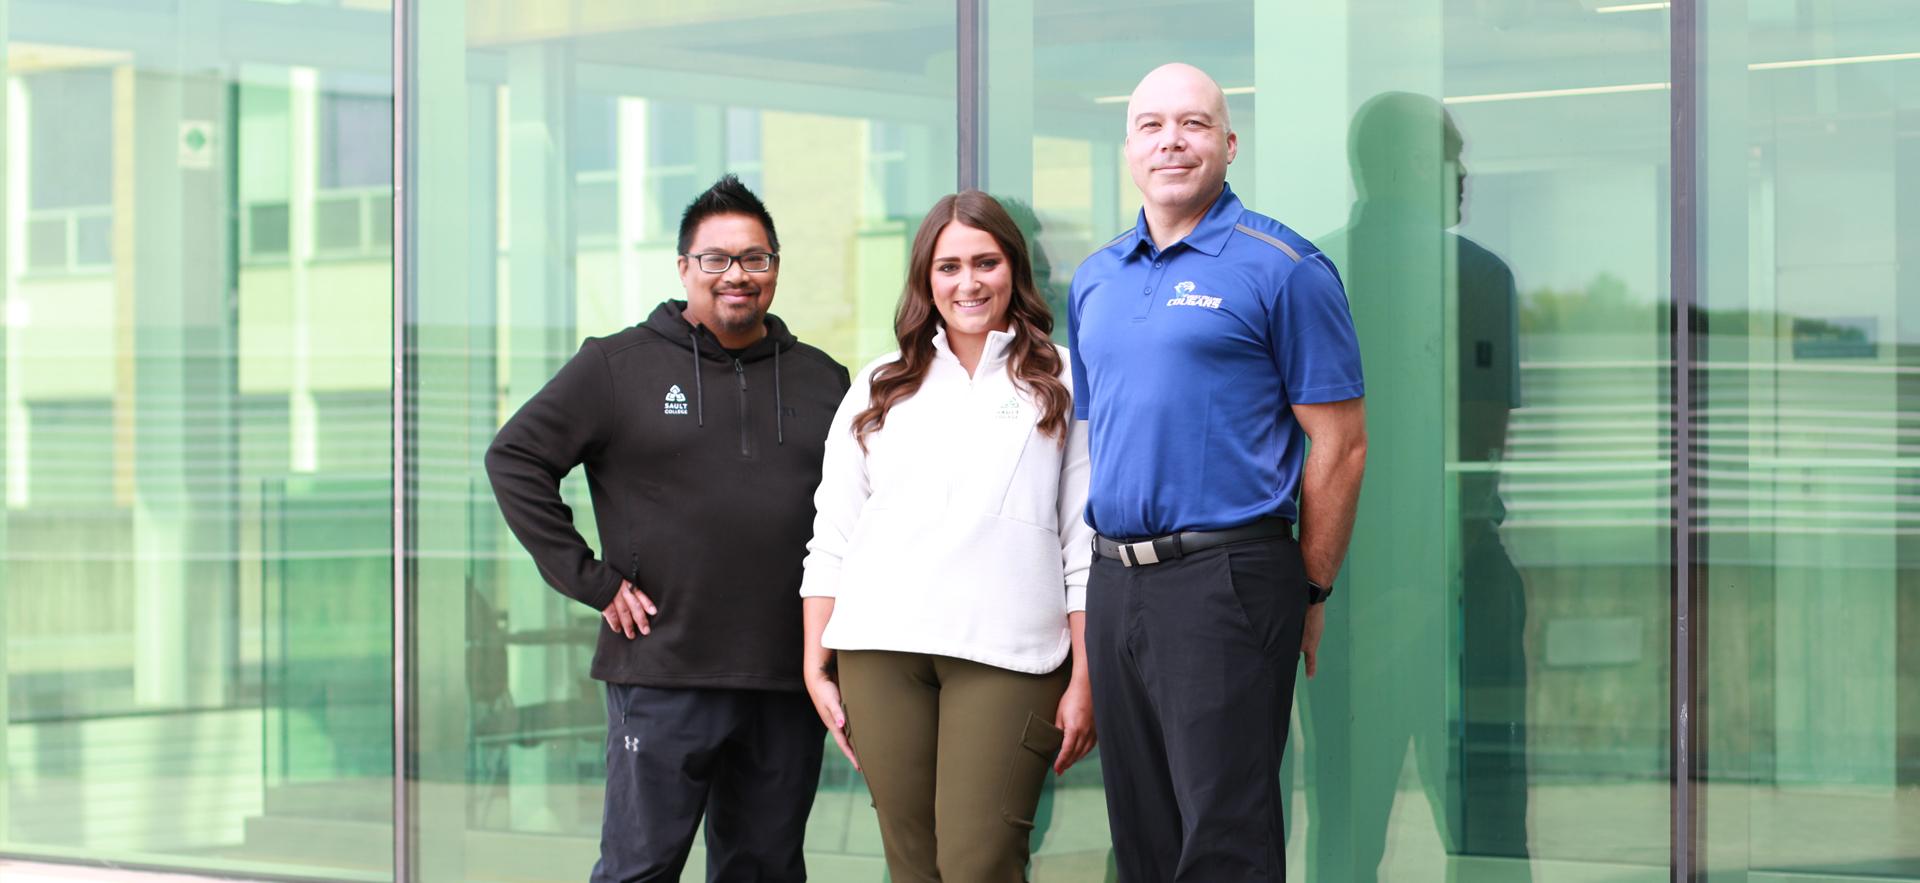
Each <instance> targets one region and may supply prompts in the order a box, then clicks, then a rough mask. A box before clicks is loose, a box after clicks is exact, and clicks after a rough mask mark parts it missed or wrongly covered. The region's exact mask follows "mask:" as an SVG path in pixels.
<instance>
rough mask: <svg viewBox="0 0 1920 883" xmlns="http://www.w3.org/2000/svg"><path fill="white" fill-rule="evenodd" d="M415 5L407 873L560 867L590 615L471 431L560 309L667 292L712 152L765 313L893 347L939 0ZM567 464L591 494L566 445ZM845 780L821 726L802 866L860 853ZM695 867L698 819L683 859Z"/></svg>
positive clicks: (507, 410) (584, 791)
mask: <svg viewBox="0 0 1920 883" xmlns="http://www.w3.org/2000/svg"><path fill="white" fill-rule="evenodd" d="M417 14H418V34H419V54H418V60H417V64H418V68H417V69H418V78H417V81H416V88H417V90H418V94H417V96H416V97H415V100H416V102H417V106H418V108H419V112H420V117H419V123H418V126H417V128H416V130H415V137H417V138H418V152H417V174H418V178H417V181H418V184H419V202H418V210H417V227H416V230H415V232H414V235H415V236H416V237H417V243H416V251H415V257H416V261H417V264H416V267H417V269H416V272H417V274H418V279H419V289H418V316H417V323H416V324H415V326H414V328H413V333H414V336H415V339H416V340H417V347H418V355H417V362H416V363H415V368H416V370H415V381H414V383H415V390H416V392H415V394H416V395H417V401H418V403H419V408H418V410H419V415H420V416H419V423H418V429H417V432H418V446H419V455H418V462H417V475H418V493H417V496H416V497H415V498H414V500H413V504H414V505H415V506H416V507H417V509H416V511H417V512H418V519H419V522H418V523H419V548H418V555H419V558H418V562H419V563H418V568H419V596H418V597H419V609H418V616H419V619H418V627H417V629H416V633H417V635H418V636H419V651H418V655H417V657H416V659H417V664H418V666H419V669H418V683H419V688H418V692H417V695H416V696H415V701H417V702H418V703H419V705H418V721H419V724H418V727H419V733H420V736H419V740H420V742H419V752H420V753H419V764H420V773H421V777H422V781H423V788H422V791H421V798H420V799H421V805H420V807H419V819H420V822H419V824H420V832H421V833H420V839H419V867H420V876H421V878H422V879H428V880H489V879H500V880H505V879H515V880H525V879H551V880H568V879H581V878H583V877H585V876H586V874H587V872H588V870H589V869H590V868H591V867H592V864H593V860H594V858H595V857H596V856H597V854H598V840H599V832H600V810H601V784H602V783H603V782H604V780H605V769H604V763H605V744H606V722H605V701H604V698H603V693H602V689H601V686H600V685H599V684H598V683H597V682H595V681H593V680H591V679H589V678H588V677H587V665H588V661H589V659H590V658H591V656H592V652H593V643H594V637H595V635H596V634H597V631H598V630H599V629H600V628H603V627H604V626H603V625H602V624H601V622H600V618H599V616H598V615H597V614H596V613H595V612H594V611H592V610H589V609H587V608H585V607H583V606H581V605H579V604H576V603H574V602H573V601H570V600H568V599H566V598H564V597H562V596H561V595H559V594H557V593H555V592H553V591H552V590H550V589H548V588H547V587H546V585H545V583H544V581H543V580H542V579H541V578H540V575H539V573H538V572H537V570H536V569H535V568H534V566H533V564H532V562H531V560H529V559H528V558H527V556H526V554H525V552H524V551H523V550H522V549H521V548H520V546H519V545H518V544H517V543H516V542H515V541H514V539H513V537H512V535H511V534H509V533H508V531H507V530H506V526H505V524H504V523H503V522H502V521H501V518H500V514H499V508H498V506H497V505H496V503H495V502H494V499H493V494H492V491H491V489H490V488H489V486H488V484H487V481H486V477H485V474H484V472H483V470H482V468H481V456H482V454H483V453H484V451H485V449H486V446H487V444H488V442H489V441H491V439H492V436H493V433H494V432H495V430H497V429H498V427H499V425H500V424H501V423H502V422H504V421H505V420H506V418H507V417H508V416H510V415H511V414H512V413H513V412H514V411H515V410H516V409H517V408H518V407H519V405H520V403H521V402H523V401H525V400H526V398H527V397H528V396H530V395H532V394H533V393H534V392H535V391H536V390H538V389H539V388H540V386H541V385H542V384H544V383H545V382H546V381H547V379H548V378H549V377H550V376H551V375H552V374H553V372H554V371H555V370H556V369H557V368H558V367H559V366H560V365H561V364H562V363H563V362H564V361H565V360H566V359H568V358H569V357H571V356H572V355H573V354H574V352H575V351H576V350H577V349H578V348H579V346H580V343H581V340H582V339H583V338H585V337H589V336H603V335H607V334H611V333H613V332H615V331H618V330H620V329H622V328H625V327H627V326H630V325H632V324H634V323H637V322H639V321H641V320H644V319H645V318H646V317H647V315H648V314H649V313H650V312H651V311H652V310H653V308H654V306H655V305H656V304H658V303H659V302H660V301H662V300H665V299H669V298H681V297H683V296H684V295H683V294H682V292H681V288H680V282H679V278H678V275H677V271H676V269H675V258H676V256H677V250H676V247H675V245H676V243H675V239H676V234H677V230H678V224H679V218H680V212H681V210H682V209H683V208H684V207H685V205H686V204H687V202H688V201H689V200H690V199H692V198H693V197H694V196H695V195H696V194H698V193H699V192H700V191H702V190H704V189H706V187H707V186H708V185H710V184H711V183H712V182H713V181H714V180H715V179H716V178H718V177H719V176H720V175H721V174H723V173H726V172H732V173H735V174H738V175H739V176H740V177H741V178H742V180H744V181H745V182H747V184H748V185H749V186H751V187H753V188H754V189H755V190H756V191H757V192H759V193H760V194H761V196H762V197H763V198H764V199H765V201H766V203H767V206H768V208H769V210H770V211H771V212H772V214H773V217H774V220H775V224H776V226H777V228H778V230H779V233H780V241H781V274H780V286H779V294H778V299H777V300H776V301H775V303H774V304H773V312H774V313H776V314H777V315H779V316H780V317H781V318H783V319H784V320H785V321H786V322H787V323H788V325H789V326H790V327H791V328H792V329H794V331H795V333H796V334H798V335H799V336H800V338H801V339H802V340H805V341H807V342H809V343H812V344H814V345H817V346H819V347H821V348H822V349H825V350H826V351H827V352H828V353H830V354H831V355H833V357H834V358H836V359H838V360H839V361H840V362H841V363H843V364H846V365H849V366H854V367H858V366H859V365H860V364H862V363H864V362H865V361H867V360H868V359H871V358H873V357H874V356H877V355H879V354H881V353H883V352H886V351H888V350H891V349H893V348H894V343H893V335H892V327H891V325H892V314H893V309H894V305H895V302H896V300H897V298H898V297H899V291H900V285H901V281H902V278H903V275H904V273H905V271H906V259H907V248H908V243H909V239H910V237H911V236H912V233H913V229H914V225H917V224H918V223H919V220H920V214H921V213H922V212H923V211H925V209H926V207H927V206H929V205H931V204H932V203H933V201H934V200H935V199H936V198H938V197H939V196H941V195H942V194H945V193H947V192H949V191H950V190H951V189H952V188H953V184H954V181H955V180H956V177H957V174H958V173H957V171H956V167H955V144H956V143H957V137H958V136H957V132H956V117H957V108H956V92H955V70H956V68H957V66H958V61H957V57H956V44H957V39H956V35H955V15H954V10H953V7H952V5H951V4H950V3H946V2H939V0H934V2H908V3H893V4H887V5H886V6H885V7H884V8H878V9H876V8H869V7H866V6H862V5H859V4H846V3H839V2H804V3H790V4H783V5H781V6H780V7H779V8H777V9H766V8H762V7H761V6H760V5H759V4H743V3H730V2H697V3H681V4H675V5H673V6H672V7H671V8H669V7H667V6H662V5H657V4H624V5H621V4H598V5H582V6H573V7H567V6H557V5H555V4H550V3H542V2H531V0H478V2H476V0H425V2H422V3H420V4H419V5H418V13H417ZM562 490H563V494H564V495H565V496H566V497H567V498H568V499H569V500H570V501H572V502H573V503H574V504H575V505H574V509H575V511H576V513H590V512H591V508H590V507H588V506H587V505H585V503H586V499H587V497H586V485H585V482H584V479H583V478H582V477H581V476H580V474H579V473H578V472H577V471H576V473H575V475H574V476H572V477H570V478H569V479H568V480H567V482H566V483H564V484H563V488H562ZM581 521H582V523H581V525H580V526H581V531H582V534H583V535H584V536H586V537H587V538H588V542H589V543H590V544H591V545H594V546H595V547H597V546H598V543H597V540H596V539H595V533H594V531H593V529H592V528H593V525H592V523H591V522H592V519H591V517H590V515H589V516H586V517H583V518H582V519H581ZM449 624H450V625H451V626H452V627H451V628H449V627H448V626H449ZM795 652H798V648H797V647H796V648H795ZM864 791H865V789H864V785H863V784H862V783H861V781H860V779H859V778H858V776H857V775H855V774H854V772H853V770H852V768H851V767H850V766H849V765H847V764H846V762H845V761H844V760H843V759H841V758H840V757H839V755H838V752H833V753H831V754H830V756H829V758H828V761H827V767H826V770H825V772H824V773H823V776H822V781H821V786H820V794H819V799H818V802H817V803H816V805H815V807H814V810H813V815H812V822H811V827H810V829H809V832H808V844H807V845H808V865H809V868H810V870H811V872H812V874H813V875H814V876H815V877H816V878H817V879H822V880H861V879H873V880H877V879H880V875H881V873H882V862H881V859H880V855H881V852H880V842H879V835H878V830H877V827H876V825H875V823H874V820H873V814H872V810H871V809H870V808H869V805H868V801H867V799H866V796H865V793H864ZM1101 857H1104V853H1101ZM702 867H703V856H702V850H701V848H700V847H699V846H696V847H695V850H694V857H693V860H692V863H691V865H690V867H689V869H688V871H687V875H688V877H689V879H692V878H696V877H699V876H701V875H703V874H704V871H703V870H702Z"/></svg>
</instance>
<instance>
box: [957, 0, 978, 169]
mask: <svg viewBox="0 0 1920 883" xmlns="http://www.w3.org/2000/svg"><path fill="white" fill-rule="evenodd" d="M984 3H985V0H956V2H955V7H956V12H957V14H958V15H959V28H958V30H957V31H956V33H955V36H956V38H957V39H958V42H959V45H958V47H957V48H958V49H959V52H958V53H957V54H958V56H959V70H958V71H957V72H956V74H957V77H958V79H957V80H956V81H955V82H954V90H955V98H956V99H957V100H956V101H955V102H954V104H955V106H956V108H957V112H958V118H957V120H956V122H957V125H956V126H955V127H954V128H955V131H956V132H957V134H958V136H959V144H958V148H959V152H958V153H957V154H956V156H957V157H958V159H959V162H958V163H956V165H957V166H958V171H959V175H960V181H959V189H961V190H972V189H976V188H978V187H979V186H980V182H981V181H983V180H985V179H986V175H985V173H984V170H983V169H981V167H980V165H981V164H980V145H981V144H983V143H985V141H986V138H985V134H986V133H985V132H982V131H981V130H980V129H981V125H982V123H981V117H980V59H981V56H982V53H981V47H980V35H981V29H980V25H981V21H980V16H981V13H982V9H981V7H982V6H983V5H984Z"/></svg>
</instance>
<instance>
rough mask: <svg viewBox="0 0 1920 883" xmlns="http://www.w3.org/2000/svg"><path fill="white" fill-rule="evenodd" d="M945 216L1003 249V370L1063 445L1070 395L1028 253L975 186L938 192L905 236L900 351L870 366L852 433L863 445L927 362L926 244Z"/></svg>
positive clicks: (896, 328)
mask: <svg viewBox="0 0 1920 883" xmlns="http://www.w3.org/2000/svg"><path fill="white" fill-rule="evenodd" d="M953 223H960V224H965V225H967V226H969V227H972V228H974V229H976V230H984V231H986V233H987V235H989V236H992V237H993V239H994V241H995V242H997V243H999V245H1000V251H1001V253H1002V254H1005V255H1006V258H1007V263H1008V269H1009V270H1011V271H1012V272H1013V296H1012V297H1011V298H1009V299H1008V304H1007V324H1008V329H1007V330H1008V331H1010V332H1012V334H1013V344H1012V349H1011V352H1009V353H1008V366H1009V368H1010V370H1009V371H1008V373H1009V374H1010V375H1011V376H1012V377H1013V382H1014V386H1015V387H1016V388H1018V389H1020V390H1022V391H1024V392H1025V393H1026V394H1027V395H1029V396H1031V397H1032V398H1033V400H1034V402H1035V403H1036V404H1037V405H1038V406H1039V408H1040V424H1039V426H1040V431H1041V432H1042V433H1045V434H1046V435H1050V436H1053V437H1054V439H1055V440H1057V441H1058V442H1059V443H1061V444H1065V443H1066V438H1067V414H1068V411H1069V410H1070V409H1071V408H1072V406H1073V396H1072V394H1071V393H1069V392H1068V391H1067V387H1066V385H1065V384H1063V383H1061V382H1060V351H1059V350H1057V349H1054V347H1053V339H1052V336H1051V335H1052V334H1053V311H1052V310H1049V309H1048V308H1047V302H1046V300H1045V299H1044V298H1042V297H1041V296H1040V289H1039V286H1037V285H1035V284H1034V282H1033V260H1032V259H1031V257H1029V255H1028V254H1027V239H1026V237H1025V236H1023V235H1022V234H1021V233H1020V227H1019V225H1017V224H1015V223H1014V222H1013V217H1012V216H1011V215H1008V214H1007V210H1006V209H1005V208H1004V207H1002V206H1001V205H1000V203H999V202H998V201H996V200H995V199H994V198H993V197H991V196H988V195H986V194H985V193H982V192H980V191H978V190H962V191H960V192H959V193H952V194H948V195H946V196H943V197H941V198H940V201H939V202H936V203H934V204H933V209H932V210H930V211H928V212H927V217H926V220H924V221H921V222H920V232H918V233H916V234H914V237H913V257H912V259H911V260H909V261H908V262H907V284H906V287H905V289H904V290H902V291H901V292H900V307H899V309H897V310H895V311H894V315H893V336H894V337H895V338H896V339H898V340H899V342H900V358H898V359H895V360H894V361H891V362H888V363H887V364H885V365H881V366H880V367H879V368H877V369H875V370H874V372H873V377H872V379H871V381H870V383H869V388H868V392H869V397H868V399H867V402H868V404H867V409H866V410H864V411H861V412H860V413H859V414H858V415H856V416H855V417H854V418H853V434H854V437H855V438H857V439H859V441H860V447H861V448H862V449H864V448H865V447H866V446H867V434H868V433H870V432H877V431H879V430H880V428H881V427H884V426H886V424H887V411H888V410H890V409H892V408H893V406H894V405H896V404H898V403H900V402H902V401H904V400H906V399H908V398H910V397H912V396H913V394H914V393H916V392H919V391H920V384H921V383H922V382H923V381H925V380H926V379H927V370H928V369H929V368H931V367H932V366H933V335H934V332H935V331H937V330H939V327H940V323H941V320H940V311H939V310H938V309H936V308H935V307H934V305H933V281H932V280H933V246H934V243H935V242H936V241H938V240H939V238H940V233H941V231H944V230H945V229H947V225H948V224H953Z"/></svg>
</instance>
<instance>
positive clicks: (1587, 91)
mask: <svg viewBox="0 0 1920 883" xmlns="http://www.w3.org/2000/svg"><path fill="white" fill-rule="evenodd" d="M1666 88H1667V84H1666V83H1627V84H1625V85H1621V86H1582V87H1580V88H1578V89H1541V90H1538V91H1535V92H1494V93H1490V94H1487V95H1454V96H1451V97H1448V98H1443V99H1441V101H1442V102H1443V103H1445V104H1482V103H1485V102H1488V101H1524V100H1526V99H1529V98H1566V97H1569V96H1573V95H1615V94H1619V93H1622V92H1659V91H1662V90H1664V89H1666Z"/></svg>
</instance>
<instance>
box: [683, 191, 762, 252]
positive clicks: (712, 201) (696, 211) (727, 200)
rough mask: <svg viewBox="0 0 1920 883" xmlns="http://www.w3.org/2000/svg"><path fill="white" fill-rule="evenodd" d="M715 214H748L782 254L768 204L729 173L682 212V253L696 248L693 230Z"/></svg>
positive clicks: (694, 199) (695, 198)
mask: <svg viewBox="0 0 1920 883" xmlns="http://www.w3.org/2000/svg"><path fill="white" fill-rule="evenodd" d="M716 215H746V216H747V217H749V218H753V219H755V220H758V221H759V222H760V226H761V227H763V228H765V229H766V231H767V245H768V246H770V247H771V248H772V249H773V253H774V254H779V253H780V234H778V233H775V232H773V216H772V215H770V214H767V206H766V204H765V203H762V202H761V201H760V197H758V196H755V195H753V191H752V190H749V189H747V185H745V184H742V183H740V179H739V178H737V177H735V176H734V175H733V173H731V172H729V173H727V174H725V175H722V176H720V180H718V181H715V182H713V186H712V187H708V188H707V190H706V192H705V193H702V194H700V195H699V196H696V197H694V198H693V201H692V202H690V203H688V204H687V210H686V211H684V212H681V213H680V247H679V252H680V253H681V254H686V253H687V249H689V248H692V247H693V231H695V230H698V229H700V224H701V222H703V221H705V220H706V219H708V218H711V217H714V216H716Z"/></svg>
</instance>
